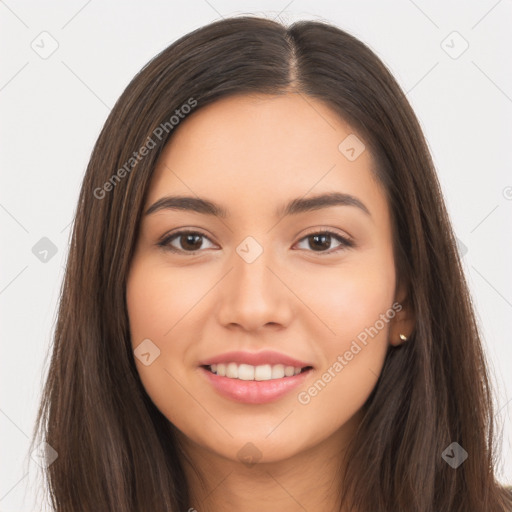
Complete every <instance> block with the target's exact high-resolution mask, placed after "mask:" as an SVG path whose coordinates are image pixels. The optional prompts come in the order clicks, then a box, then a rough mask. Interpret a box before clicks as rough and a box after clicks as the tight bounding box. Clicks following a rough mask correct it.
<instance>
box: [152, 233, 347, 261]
mask: <svg viewBox="0 0 512 512" xmlns="http://www.w3.org/2000/svg"><path fill="white" fill-rule="evenodd" d="M182 235H199V236H200V237H203V238H206V239H207V240H209V241H210V242H211V240H210V239H209V238H208V237H207V236H206V235H204V234H203V233H200V232H198V231H189V230H181V231H177V232H175V233H172V234H171V235H168V236H164V237H163V238H162V239H161V240H160V241H159V242H158V243H157V246H158V247H161V248H162V249H164V250H165V251H169V252H172V253H182V254H190V255H194V254H197V253H198V252H201V250H200V249H199V250H197V251H186V250H184V249H177V248H175V247H172V246H171V245H170V242H171V241H172V240H173V239H175V238H179V237H180V236H182ZM313 235H329V236H330V237H332V238H334V239H336V240H337V241H338V242H340V246H339V247H338V248H336V249H335V250H329V251H313V250H311V251H308V252H313V253H316V254H320V255H325V254H336V253H338V252H340V251H343V250H346V249H349V248H352V247H354V246H355V243H354V242H353V241H352V240H349V239H348V238H345V237H343V236H341V235H339V234H338V233H335V232H334V231H329V230H321V231H312V232H311V233H308V234H306V235H305V236H303V237H302V238H301V239H300V240H299V242H302V241H303V240H305V239H307V238H308V237H310V236H313Z"/></svg>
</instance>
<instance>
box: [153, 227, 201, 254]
mask: <svg viewBox="0 0 512 512" xmlns="http://www.w3.org/2000/svg"><path fill="white" fill-rule="evenodd" d="M204 240H209V239H208V238H207V237H206V236H205V235H203V234H202V233H198V232H195V231H179V232H177V233H174V234H172V235H169V236H167V237H165V238H164V239H163V240H162V241H161V242H159V243H158V245H159V246H160V247H163V248H164V249H166V250H169V251H171V252H195V251H199V250H200V249H202V248H204V247H202V245H203V243H204ZM176 245H177V246H176Z"/></svg>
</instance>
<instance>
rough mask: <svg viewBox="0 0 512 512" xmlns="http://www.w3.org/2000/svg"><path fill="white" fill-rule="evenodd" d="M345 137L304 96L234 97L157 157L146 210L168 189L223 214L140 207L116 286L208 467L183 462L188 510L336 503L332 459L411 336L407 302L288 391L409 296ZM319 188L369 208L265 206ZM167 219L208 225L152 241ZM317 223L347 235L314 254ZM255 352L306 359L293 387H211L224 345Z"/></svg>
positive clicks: (166, 399) (338, 466)
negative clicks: (254, 456)
mask: <svg viewBox="0 0 512 512" xmlns="http://www.w3.org/2000/svg"><path fill="white" fill-rule="evenodd" d="M354 133H355V131H354V130H353V129H352V128H351V127H350V126H349V125H348V124H347V123H346V122H344V120H343V119H340V118H339V117H338V116H337V115H336V114H335V113H334V112H333V111H332V110H330V109H329V107H328V106H326V105H325V104H324V103H322V102H320V101H319V100H316V99H313V98H311V97H306V96H304V95H301V94H296V93H287V94H285V95H281V96H267V95H238V96H232V97H229V98H225V99H222V100H220V101H217V102H216V103H214V104H211V105H208V106H206V107H204V108H201V109H200V110H198V111H196V112H194V113H193V114H191V115H189V116H188V117H187V118H186V119H185V120H184V121H182V122H181V124H180V125H179V126H178V127H177V128H176V132H175V133H174V135H173V137H172V139H171V140H170V142H169V143H168V144H167V146H166V148H165V149H164V152H163V153H162V155H161V157H160V159H159V162H158V165H157V167H156V169H155V172H154V175H153V177H152V181H151V185H150V190H149V193H148V196H147V202H146V205H145V209H144V211H146V210H147V208H149V206H151V205H152V204H153V203H154V202H156V201H157V200H158V199H160V198H161V197H163V196H166V195H169V194H173V195H178V194H179V195H190V196H199V197H202V198H207V199H209V200H211V201H214V202H216V203H219V204H220V205H222V206H223V207H224V208H225V209H227V210H228V212H229V215H228V217H226V218H225V219H221V218H217V217H214V216H211V215H204V214H200V213H196V212H190V211H183V210H181V211H180V210H170V209H168V210H160V211H158V212H155V213H153V214H150V215H146V216H144V217H143V219H142V223H141V227H140V234H139V238H138V240H137V246H136V251H135V254H134V258H133V260H132V263H131V268H130V273H129V277H128V282H127V307H128V314H129V320H130V331H131V338H132V345H133V347H134V349H135V348H136V347H137V346H138V345H139V344H140V343H141V342H142V340H144V339H147V338H149V339H150V340H152V342H153V343H154V344H155V345H156V346H157V347H158V349H159V350H160V355H159V356H158V357H157V358H156V359H155V360H154V361H153V362H152V363H151V364H150V365H148V366H145V365H144V364H142V363H141V362H140V361H139V360H138V359H137V358H136V359H135V361H136V364H137V369H138V371H139V374H140V378H141V380H142V383H143V385H144V387H145V389H146V391H147V393H148V394H149V396H150V397H151V399H152V400H153V402H154V403H155V405H156V406H157V407H158V409H159V410H160V411H161V412H162V413H163V414H164V415H165V416H166V417H167V418H168V419H169V421H170V422H172V423H173V424H174V425H175V426H176V427H177V429H178V430H179V434H178V435H179V438H180V440H181V441H182V443H183V446H184V449H185V451H186V452H187V455H188V456H189V458H190V459H191V461H192V464H193V467H194V468H195V470H197V471H199V472H201V473H202V474H203V476H204V480H205V486H204V487H203V486H201V485H200V482H199V480H198V478H197V475H196V472H195V471H194V469H193V468H192V467H191V466H190V465H189V464H188V463H187V464H186V465H185V470H186V474H187V478H188V481H189V486H190V492H191V496H192V503H191V504H190V506H191V507H195V508H196V509H197V510H199V511H217V512H218V511H224V510H225V511H227V510H244V511H261V510H266V511H274V510H276V511H277V510H279V511H280V512H283V511H295V510H304V509H306V510H325V511H328V510H338V508H337V507H338V506H339V505H338V504H337V497H336V496H337V491H338V490H339V489H340V485H342V478H343V464H342V463H341V462H342V458H341V455H342V453H343V451H344V449H345V447H346V446H347V443H349V442H350V439H351V437H352V436H353V434H354V430H355V428H357V424H358V423H359V421H360V419H361V407H362V406H363V404H364V402H365V401H366V399H367V398H368V396H369V395H370V393H371V391H372V389H373V388H374V386H375V384H376V382H377V378H378V375H379V374H380V372H381V370H382V366H383V362H384V358H385V354H386V351H387V349H388V346H389V345H390V344H393V345H398V344H399V343H401V340H400V338H399V334H400V333H404V334H406V335H409V334H410V332H411V331H412V328H413V318H412V316H411V314H410V313H409V312H408V311H407V310H406V309H405V307H404V308H403V309H402V310H401V311H400V312H398V313H397V314H396V315H395V316H394V318H393V319H391V320H390V321H388V322H387V323H385V326H384V328H382V329H380V330H379V332H378V334H377V335H375V336H374V337H373V338H369V341H368V343H367V344H366V345H365V346H363V345H361V343H360V345H361V346H362V350H360V351H359V352H358V353H357V355H354V357H353V359H352V360H351V361H349V362H348V363H347V364H346V366H344V367H343V369H342V371H339V372H338V373H336V376H335V377H334V378H332V379H331V381H330V382H329V383H328V384H327V385H326V386H325V387H324V388H323V389H322V390H321V392H318V394H317V395H316V396H314V397H312V398H311V400H310V402H309V403H307V404H302V403H300V402H299V401H298V393H299V392H300V391H304V390H307V389H308V388H309V387H310V386H312V384H313V383H314V382H316V381H317V380H318V379H319V378H321V376H322V374H323V373H324V372H325V371H327V369H328V368H329V367H331V368H332V366H333V363H335V361H336V360H337V358H338V356H339V355H343V354H344V353H345V352H346V351H347V350H349V348H350V346H351V343H352V342H353V341H354V340H355V339H356V338H357V336H358V335H359V334H360V333H361V332H362V331H364V329H365V328H368V327H370V326H373V325H375V323H376V321H377V320H378V319H379V318H382V317H381V316H380V315H382V314H384V313H385V312H386V311H389V310H390V308H392V304H393V303H394V302H398V303H402V301H404V299H405V297H404V296H403V291H402V290H401V289H397V287H396V281H397V280H396V277H397V276H396V275H395V269H394V260H393V247H392V237H391V233H392V231H391V219H390V214H389V206H388V204H387V202H386V198H385V195H384V192H383V190H382V189H381V188H380V186H379V184H378V183H377V182H376V181H375V180H374V177H373V175H372V168H373V166H374V161H373V159H372V156H371V154H370V152H369V151H368V150H365V151H363V152H362V153H361V154H360V156H359V157H358V158H357V159H356V160H354V161H349V160H348V159H347V158H346V156H345V155H344V154H342V152H340V150H339V149H338V146H339V144H340V142H341V141H343V140H344V139H345V137H347V136H348V135H350V134H354ZM359 139H361V137H359ZM361 140H362V139H361ZM325 192H342V193H348V194H351V195H353V196H356V197H357V198H358V199H359V200H360V201H361V202H362V203H364V205H366V207H367V208H368V210H369V212H370V214H371V216H370V215H367V214H365V213H364V212H363V211H362V210H360V209H358V208H356V207H354V206H346V205H345V206H331V207H328V208H322V209H318V210H314V211H310V212H304V213H300V214H298V215H291V216H289V217H276V216H275V215H274V210H275V209H276V208H278V207H280V206H281V205H283V204H285V203H287V202H288V201H289V200H291V199H294V198H300V197H303V196H306V197H310V196H312V195H316V194H320V193H325ZM178 228H187V229H190V230H192V231H199V232H201V233H202V234H204V235H205V237H204V238H202V239H199V241H198V242H197V244H196V247H199V249H198V251H197V252H196V253H195V254H194V255H190V252H189V253H187V252H186V250H187V247H190V245H187V239H186V237H181V238H180V237H179V236H178V237H176V238H174V240H173V241H172V242H170V243H172V246H174V247H175V248H177V249H180V248H182V251H183V252H182V253H173V252H170V251H166V250H164V249H163V248H161V247H158V245H157V243H158V241H159V240H160V239H161V238H162V237H163V236H164V235H166V234H168V233H170V232H171V231H176V230H177V229H178ZM321 229H328V230H329V231H333V232H334V233H335V234H339V235H341V236H344V237H347V238H349V239H350V240H353V241H354V243H355V246H354V247H346V248H344V247H343V246H341V247H340V243H339V242H338V241H337V240H336V238H334V237H333V238H331V241H330V242H329V240H327V241H326V242H325V243H324V245H322V244H320V249H319V250H316V251H315V247H318V246H315V242H314V240H311V237H309V238H308V236H307V235H313V234H315V233H318V232H319V231H321ZM248 236H251V237H253V238H254V239H256V240H257V242H258V243H259V245H260V246H261V247H262V249H263V253H262V254H261V255H260V256H259V257H258V258H257V259H256V260H255V261H254V262H252V263H248V262H246V261H245V260H244V259H243V258H241V257H240V255H239V254H238V253H237V251H236V248H237V247H238V246H239V245H240V243H241V242H242V241H243V240H244V239H245V238H246V237H248ZM201 240H202V245H201ZM308 240H309V242H308ZM184 247H185V248H184ZM336 249H341V250H339V251H338V252H333V251H335V250H336ZM189 251H190V249H189ZM322 251H323V252H322ZM327 253H330V254H327ZM263 349H273V350H276V351H278V352H282V353H284V354H287V355H290V356H292V357H295V358H297V359H300V360H302V361H306V362H309V363H310V364H312V365H313V367H314V369H313V370H312V371H311V372H310V374H309V375H308V377H307V380H306V382H305V384H304V385H303V386H301V387H300V388H299V389H296V390H293V391H291V392H290V393H288V394H287V395H285V396H284V397H282V398H280V399H279V400H277V401H275V402H272V403H268V404H260V405H249V404H242V403H238V402H235V401H232V400H230V399H228V398H225V397H223V396H221V395H220V394H218V392H217V391H216V390H215V389H214V388H213V387H212V386H211V385H210V384H209V383H208V382H207V380H206V379H205V378H204V375H203V374H202V370H200V368H199V366H198V365H199V363H200V361H201V360H204V359H206V358H208V357H212V356H214V355H217V354H221V353H223V352H227V351H230V350H246V351H250V352H257V351H260V350H263ZM249 442H250V443H252V444H253V445H254V446H255V447H256V448H257V450H258V452H259V457H260V458H259V460H258V461H257V463H256V464H254V465H248V464H246V463H244V462H243V461H242V460H240V456H239V453H240V450H242V454H243V453H244V452H243V450H247V447H246V444H247V443H249ZM244 447H246V448H244Z"/></svg>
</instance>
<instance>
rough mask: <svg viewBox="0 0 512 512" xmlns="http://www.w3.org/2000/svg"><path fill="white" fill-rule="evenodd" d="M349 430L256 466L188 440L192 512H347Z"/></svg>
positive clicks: (185, 443)
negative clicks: (345, 478) (343, 502)
mask: <svg viewBox="0 0 512 512" xmlns="http://www.w3.org/2000/svg"><path fill="white" fill-rule="evenodd" d="M353 420H354V421H355V418H353ZM350 426H351V425H344V428H342V429H340V430H338V431H336V432H335V433H333V434H332V435H331V436H330V437H329V438H327V439H325V440H324V441H322V442H321V443H319V444H316V445H314V446H311V447H310V448H308V449H305V450H303V451H301V452H299V453H297V454H295V455H293V456H292V457H289V458H287V459H285V460H279V461H275V462H258V463H255V464H252V465H251V464H247V463H243V462H241V461H239V460H233V459H228V458H225V457H223V456H221V455H219V454H217V453H215V452H212V451H210V450H208V449H206V448H204V447H202V446H199V445H197V444H195V443H193V442H191V440H190V439H187V438H185V437H184V436H183V439H182V446H183V448H184V449H185V452H186V454H187V457H185V460H184V468H185V474H186V478H187V482H188V486H189V495H190V497H191V504H190V509H189V510H190V511H191V512H192V511H193V510H194V509H195V510H197V511H198V512H228V511H229V512H232V511H233V510H238V511H240V512H260V511H261V510H265V511H266V512H298V511H302V512H303V511H305V510H322V511H323V512H344V509H340V494H341V491H342V489H343V470H344V468H343V464H342V459H343V455H344V453H345V450H346V447H347V439H348V438H347V427H350ZM352 426H353V425H352ZM350 431H351V432H352V433H353V429H350ZM187 459H188V460H187ZM192 465H193V466H192Z"/></svg>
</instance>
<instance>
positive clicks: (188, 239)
mask: <svg viewBox="0 0 512 512" xmlns="http://www.w3.org/2000/svg"><path fill="white" fill-rule="evenodd" d="M181 238H182V240H183V239H185V240H186V243H185V244H182V246H183V247H184V248H185V249H187V248H188V249H191V250H196V249H199V248H200V247H201V236H200V235H182V237H181ZM194 239H196V240H195V244H194ZM198 240H199V243H198ZM189 242H190V244H189ZM187 246H188V247H187ZM191 246H192V247H191Z"/></svg>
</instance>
